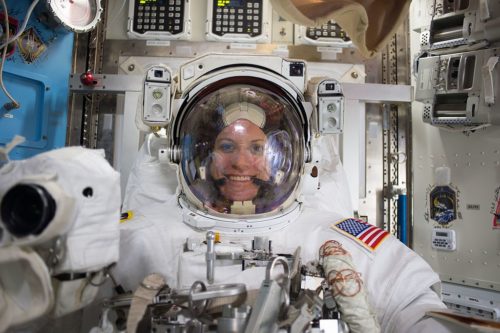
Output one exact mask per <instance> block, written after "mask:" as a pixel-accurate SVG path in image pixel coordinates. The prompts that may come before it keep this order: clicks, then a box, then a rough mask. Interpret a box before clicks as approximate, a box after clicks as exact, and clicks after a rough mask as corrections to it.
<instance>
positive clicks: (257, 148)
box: [250, 144, 264, 155]
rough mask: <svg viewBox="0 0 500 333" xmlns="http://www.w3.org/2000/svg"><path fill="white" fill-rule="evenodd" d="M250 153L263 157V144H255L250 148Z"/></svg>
mask: <svg viewBox="0 0 500 333" xmlns="http://www.w3.org/2000/svg"><path fill="white" fill-rule="evenodd" d="M250 151H251V152H252V154H254V155H262V154H264V146H263V145H261V144H253V145H251V146H250Z"/></svg>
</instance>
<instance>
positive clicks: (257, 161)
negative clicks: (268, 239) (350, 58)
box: [210, 119, 269, 201]
mask: <svg viewBox="0 0 500 333" xmlns="http://www.w3.org/2000/svg"><path fill="white" fill-rule="evenodd" d="M266 143H267V138H266V135H265V134H264V132H263V131H262V130H261V129H260V128H259V127H258V126H257V125H255V124H254V123H252V122H251V121H249V120H245V119H239V120H236V121H235V122H233V123H232V124H230V125H229V126H227V127H226V128H224V129H223V130H222V131H221V132H220V133H219V135H218V136H217V138H216V140H215V146H214V151H213V159H212V164H211V166H210V173H211V176H212V178H214V179H215V180H217V182H218V183H219V184H222V185H220V186H219V190H220V193H221V194H222V195H223V196H224V197H225V198H226V199H229V200H232V201H248V200H252V199H254V198H255V197H256V196H257V192H258V191H259V185H257V184H256V182H255V179H259V180H261V181H268V180H269V166H268V165H267V161H266V160H267V159H266Z"/></svg>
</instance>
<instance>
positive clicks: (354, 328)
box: [320, 241, 380, 333]
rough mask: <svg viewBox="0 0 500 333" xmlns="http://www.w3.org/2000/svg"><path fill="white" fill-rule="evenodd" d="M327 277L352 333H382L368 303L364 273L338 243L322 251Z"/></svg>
mask: <svg viewBox="0 0 500 333" xmlns="http://www.w3.org/2000/svg"><path fill="white" fill-rule="evenodd" d="M320 254H321V256H322V260H323V261H322V265H323V270H324V272H325V277H326V279H327V281H328V283H329V284H330V286H331V290H332V293H333V297H334V298H335V301H336V302H337V305H338V308H339V311H340V313H341V315H342V316H341V318H342V320H343V321H345V322H346V323H347V325H349V328H350V331H351V332H352V333H358V332H359V333H361V332H362V333H365V332H380V325H379V323H378V321H377V318H376V316H375V313H374V311H373V310H372V309H371V306H370V304H369V302H368V297H367V294H366V291H365V288H364V286H363V281H362V279H361V275H360V273H358V272H357V271H356V267H355V266H354V263H353V262H352V257H351V255H350V254H349V252H347V251H346V250H345V249H344V248H343V247H342V244H340V243H339V242H337V241H328V242H326V243H325V244H323V245H322V246H321V248H320Z"/></svg>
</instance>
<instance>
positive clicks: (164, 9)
mask: <svg viewBox="0 0 500 333" xmlns="http://www.w3.org/2000/svg"><path fill="white" fill-rule="evenodd" d="M134 1H135V15H134V31H135V32H137V33H140V34H143V33H146V32H148V31H158V32H170V33H171V34H172V35H175V34H179V33H181V32H183V29H184V0H134Z"/></svg>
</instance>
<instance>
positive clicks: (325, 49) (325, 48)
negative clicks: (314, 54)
mask: <svg viewBox="0 0 500 333" xmlns="http://www.w3.org/2000/svg"><path fill="white" fill-rule="evenodd" d="M316 50H317V51H318V52H327V53H342V48H341V47H331V46H320V47H318V48H317V49H316Z"/></svg>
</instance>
